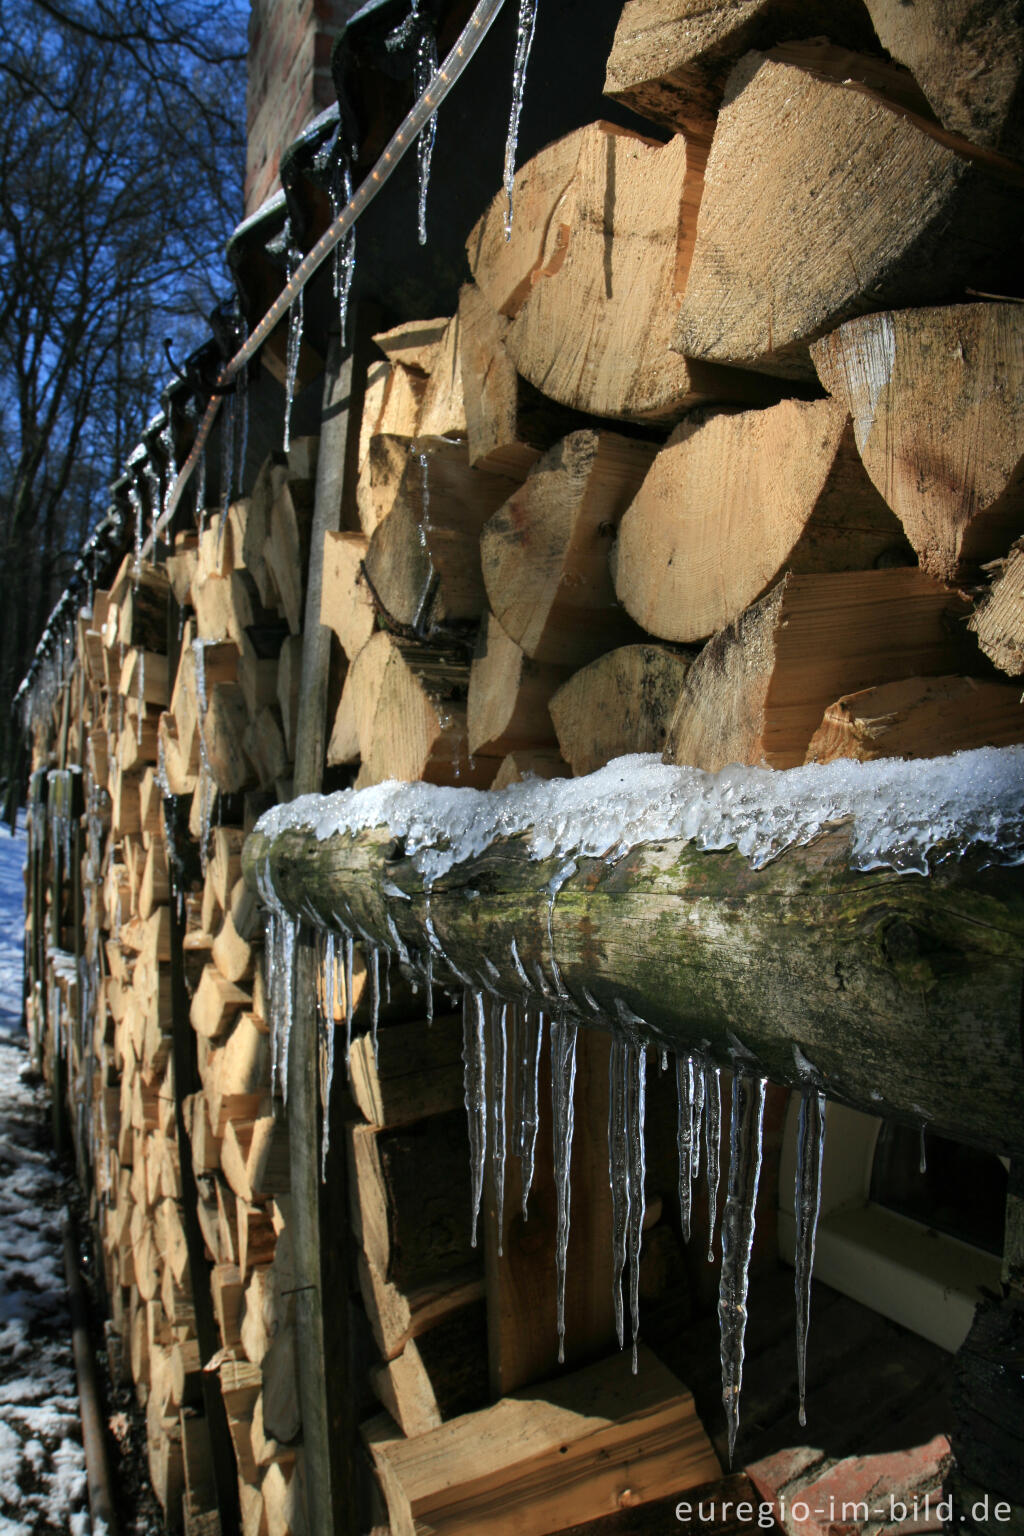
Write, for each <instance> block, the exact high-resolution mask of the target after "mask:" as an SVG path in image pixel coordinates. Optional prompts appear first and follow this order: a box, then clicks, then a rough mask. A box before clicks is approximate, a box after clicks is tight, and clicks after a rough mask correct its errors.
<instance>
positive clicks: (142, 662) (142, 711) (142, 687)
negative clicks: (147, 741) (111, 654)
mask: <svg viewBox="0 0 1024 1536" xmlns="http://www.w3.org/2000/svg"><path fill="white" fill-rule="evenodd" d="M138 656H139V659H138V662H137V663H136V665H137V666H138V670H139V689H138V692H139V729H138V734H137V737H136V740H137V742H138V744H139V746H140V747H141V746H142V724H143V721H144V720H145V718H146V653H145V651H143V650H140V651H139V653H138Z"/></svg>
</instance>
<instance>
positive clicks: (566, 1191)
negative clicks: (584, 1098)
mask: <svg viewBox="0 0 1024 1536" xmlns="http://www.w3.org/2000/svg"><path fill="white" fill-rule="evenodd" d="M575 1089H576V1025H575V1024H573V1023H571V1022H570V1020H568V1019H567V1018H565V1017H564V1016H562V1017H559V1018H557V1019H554V1020H553V1021H552V1024H551V1111H552V1139H553V1145H554V1162H555V1200H556V1206H557V1212H558V1218H557V1226H556V1233H555V1274H556V1284H557V1288H558V1299H557V1314H556V1323H557V1328H558V1363H559V1365H561V1364H562V1363H563V1362H564V1360H565V1265H566V1255H567V1253H568V1248H569V1221H570V1196H571V1189H570V1184H569V1169H570V1165H571V1163H572V1136H573V1128H574V1109H573V1098H574V1095H575Z"/></svg>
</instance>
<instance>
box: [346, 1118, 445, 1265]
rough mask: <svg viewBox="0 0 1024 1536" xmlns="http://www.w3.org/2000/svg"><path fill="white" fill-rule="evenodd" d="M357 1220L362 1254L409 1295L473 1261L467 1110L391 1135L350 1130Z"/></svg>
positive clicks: (351, 1190)
mask: <svg viewBox="0 0 1024 1536" xmlns="http://www.w3.org/2000/svg"><path fill="white" fill-rule="evenodd" d="M348 1141H349V1155H350V1157H351V1165H350V1167H351V1179H350V1184H349V1193H350V1200H351V1209H352V1221H353V1225H354V1227H355V1230H356V1234H357V1236H358V1238H359V1245H360V1248H361V1250H362V1252H363V1254H364V1255H365V1257H366V1258H367V1260H368V1261H369V1262H370V1263H371V1264H372V1265H373V1266H374V1268H375V1269H376V1270H377V1272H378V1273H379V1274H380V1275H381V1276H382V1277H383V1278H384V1279H385V1280H386V1281H388V1282H389V1283H390V1284H392V1285H395V1286H397V1287H398V1288H399V1289H400V1290H401V1291H403V1292H405V1293H409V1292H411V1291H415V1290H416V1289H417V1288H419V1287H421V1286H425V1285H431V1284H437V1283H439V1282H441V1281H443V1280H444V1279H445V1278H446V1277H448V1276H451V1275H455V1274H457V1273H459V1272H460V1271H461V1270H462V1269H464V1268H465V1267H466V1266H467V1265H469V1264H470V1263H471V1262H472V1259H473V1250H472V1248H471V1246H470V1207H471V1200H470V1187H469V1152H468V1142H467V1131H466V1117H465V1111H464V1110H462V1109H461V1108H460V1109H454V1110H450V1111H448V1112H447V1113H446V1114H444V1115H439V1116H434V1117H432V1118H431V1119H429V1120H420V1121H417V1122H416V1123H415V1124H410V1125H406V1126H403V1127H401V1128H396V1129H393V1130H386V1131H378V1130H376V1129H375V1128H374V1127H372V1126H366V1125H352V1126H349V1128H348Z"/></svg>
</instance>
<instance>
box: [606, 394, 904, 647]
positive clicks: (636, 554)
mask: <svg viewBox="0 0 1024 1536" xmlns="http://www.w3.org/2000/svg"><path fill="white" fill-rule="evenodd" d="M913 560H914V557H913V553H912V551H911V549H910V547H909V545H908V544H907V541H906V539H905V538H904V537H903V531H902V529H901V527H900V524H899V522H898V521H897V519H896V517H895V515H894V514H893V513H892V512H891V511H890V510H889V508H888V507H887V506H886V504H885V502H884V501H883V500H882V497H881V496H880V495H879V494H878V491H876V490H875V488H874V486H873V485H872V483H871V481H870V480H869V479H868V476H867V474H866V473H865V471H864V467H863V465H862V464H861V462H860V459H859V457H858V454H857V449H856V446H855V444H854V438H853V428H852V426H851V424H850V421H849V417H848V414H847V410H846V406H845V404H844V405H839V404H837V403H836V402H835V401H832V400H814V401H801V400H783V401H782V402H780V404H779V405H773V406H771V407H769V408H768V409H767V410H764V411H744V412H742V413H740V414H738V415H716V416H711V417H709V418H706V417H701V416H700V415H696V416H694V417H690V418H688V419H687V420H686V421H685V422H683V423H682V425H681V426H679V427H677V428H676V430H675V432H674V433H673V434H672V436H671V437H670V438H669V440H668V443H667V444H666V446H665V447H664V448H663V449H662V450H661V452H660V453H659V454H658V456H657V458H656V459H655V460H654V463H653V464H652V466H651V468H650V470H649V471H648V474H647V476H646V478H645V480H644V483H643V485H642V486H641V487H640V490H639V491H638V493H637V495H636V497H635V499H634V501H633V503H632V505H631V506H630V508H629V510H628V511H627V512H626V514H625V516H624V517H623V519H622V522H621V524H620V526H619V538H618V542H617V544H616V547H615V555H614V561H615V590H616V592H617V593H618V596H619V600H620V601H621V602H622V603H623V605H624V606H625V608H626V610H627V611H628V612H629V613H630V614H631V615H632V616H633V618H634V619H636V621H637V623H638V624H640V625H642V626H643V628H644V629H645V630H647V631H648V633H649V634H652V635H658V636H660V637H661V638H662V639H665V640H676V641H683V642H690V643H692V642H693V641H696V640H704V639H706V638H707V636H709V635H712V634H714V633H715V631H716V630H719V629H724V628H725V626H726V625H727V624H731V623H732V622H733V620H734V619H736V618H737V617H738V616H739V614H741V613H742V612H743V610H744V609H745V608H748V607H749V606H750V604H751V603H753V602H756V601H757V599H758V598H759V597H762V596H763V595H764V593H765V592H767V591H768V589H769V588H770V587H773V586H774V585H775V583H776V582H778V581H779V580H780V579H781V578H782V577H783V576H784V575H785V573H786V572H787V571H792V572H794V573H796V574H798V575H805V574H807V573H809V572H815V571H860V570H870V569H871V568H872V567H873V566H876V565H895V564H900V565H912V564H913Z"/></svg>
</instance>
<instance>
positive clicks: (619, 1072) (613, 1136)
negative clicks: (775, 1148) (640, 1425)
mask: <svg viewBox="0 0 1024 1536" xmlns="http://www.w3.org/2000/svg"><path fill="white" fill-rule="evenodd" d="M626 1048H627V1047H626V1042H625V1040H623V1039H622V1037H621V1036H620V1035H618V1034H615V1035H613V1036H612V1048H611V1053H610V1055H609V1058H608V1182H609V1184H610V1185H611V1191H612V1301H613V1303H614V1306H615V1334H616V1337H617V1338H618V1341H619V1348H620V1349H621V1348H622V1347H623V1345H624V1343H625V1325H624V1322H623V1310H622V1272H623V1270H624V1269H625V1267H626V1237H627V1233H628V1229H629V1145H628V1142H627V1131H626V1066H625V1058H626ZM687 1123H689V1122H687ZM689 1182H690V1181H689V1179H687V1181H686V1186H687V1189H689ZM681 1188H682V1185H680V1189H681Z"/></svg>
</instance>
